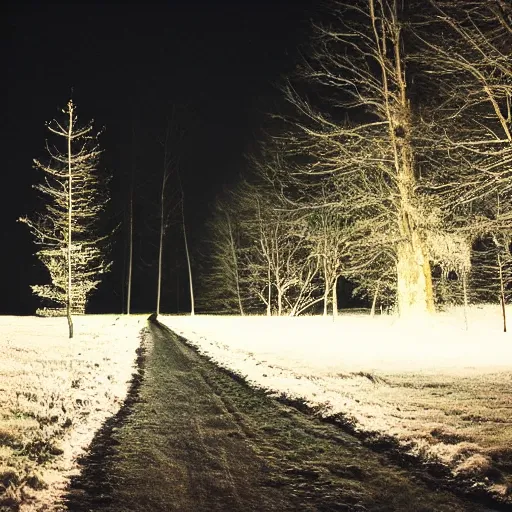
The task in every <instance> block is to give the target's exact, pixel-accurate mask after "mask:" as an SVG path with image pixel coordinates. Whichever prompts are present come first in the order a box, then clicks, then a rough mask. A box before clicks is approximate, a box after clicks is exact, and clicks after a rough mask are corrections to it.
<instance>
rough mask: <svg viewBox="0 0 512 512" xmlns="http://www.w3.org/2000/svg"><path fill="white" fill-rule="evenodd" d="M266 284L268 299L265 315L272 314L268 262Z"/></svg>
mask: <svg viewBox="0 0 512 512" xmlns="http://www.w3.org/2000/svg"><path fill="white" fill-rule="evenodd" d="M267 264H268V267H267V286H268V300H267V316H272V306H271V302H272V282H271V280H270V263H269V262H267Z"/></svg>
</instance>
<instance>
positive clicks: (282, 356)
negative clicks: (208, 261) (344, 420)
mask: <svg viewBox="0 0 512 512" xmlns="http://www.w3.org/2000/svg"><path fill="white" fill-rule="evenodd" d="M162 318H163V322H164V323H165V324H166V325H168V326H169V327H170V328H171V329H173V330H174V331H175V332H177V333H178V334H180V335H182V336H183V337H185V338H186V339H188V340H189V341H190V342H191V343H193V344H194V345H196V346H197V347H198V348H199V349H200V351H201V352H203V353H205V354H207V355H208V356H210V357H212V358H213V359H214V360H215V361H217V362H219V363H220V364H221V365H226V366H229V367H233V368H234V369H236V370H237V371H239V372H241V373H243V374H246V373H247V371H248V370H249V369H250V367H251V361H258V362H260V363H263V362H267V363H270V364H272V365H274V366H279V367H283V368H287V369H292V370H293V371H294V372H295V373H304V374H307V375H312V374H313V375H316V376H318V377H320V376H322V375H331V374H333V373H337V372H355V371H367V372H374V371H377V372H410V371H434V372H438V371H440V370H449V371H450V372H452V371H457V372H461V371H462V372H469V373H472V372H475V371H486V372H488V371H491V370H494V371H496V370H501V369H511V368H512V334H511V332H509V333H503V324H502V321H501V311H500V308H499V307H498V306H482V307H475V308H473V309H472V310H471V311H470V313H469V328H468V330H466V327H465V322H464V317H463V312H462V311H460V310H456V311H452V312H451V313H438V314H437V315H435V316H433V317H431V318H429V319H427V320H425V319H422V320H416V321H412V322H408V323H402V322H399V321H397V318H396V317H394V316H388V315H383V316H375V317H374V318H370V317H369V316H364V315H362V314H357V315H351V314H342V315H341V316H339V317H338V318H337V319H336V320H335V321H333V319H332V318H330V317H328V318H325V317H313V316H303V317H294V318H290V317H270V318H268V317H257V316H245V317H239V316H195V317H189V316H164V317H162ZM509 323H510V324H511V325H510V329H509V330H510V331H512V308H510V307H509ZM232 365H233V366H232ZM247 374H248V376H249V378H250V377H251V374H250V373H247Z"/></svg>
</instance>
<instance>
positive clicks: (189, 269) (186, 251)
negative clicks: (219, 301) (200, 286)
mask: <svg viewBox="0 0 512 512" xmlns="http://www.w3.org/2000/svg"><path fill="white" fill-rule="evenodd" d="M181 220H182V223H183V238H184V240H185V254H186V256H187V266H188V284H189V288H190V316H194V314H195V311H194V286H193V283H192V265H191V264H190V254H189V252H188V243H187V230H186V228H185V198H184V196H183V189H182V191H181Z"/></svg>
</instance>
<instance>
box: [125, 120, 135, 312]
mask: <svg viewBox="0 0 512 512" xmlns="http://www.w3.org/2000/svg"><path fill="white" fill-rule="evenodd" d="M134 144H135V133H134V131H133V127H132V147H133V146H134ZM134 181H135V155H132V176H131V183H130V221H129V222H130V231H129V234H130V238H129V244H130V245H129V248H128V277H127V280H128V290H127V295H126V314H128V315H129V314H130V310H131V304H132V270H133V188H134Z"/></svg>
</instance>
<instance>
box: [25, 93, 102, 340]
mask: <svg viewBox="0 0 512 512" xmlns="http://www.w3.org/2000/svg"><path fill="white" fill-rule="evenodd" d="M62 113H63V114H64V116H63V119H62V120H53V121H52V122H50V123H48V125H47V127H48V130H49V132H50V133H51V134H52V136H53V137H54V139H55V145H54V144H51V143H49V142H47V143H46V150H47V152H48V155H49V162H48V163H47V164H45V163H42V162H41V161H40V160H34V163H35V165H36V167H37V168H38V169H40V170H41V171H43V172H44V173H45V179H44V182H43V183H40V184H38V185H35V188H36V189H37V190H39V191H40V192H42V193H43V194H44V196H45V197H47V198H48V202H47V203H46V205H45V208H44V210H43V212H42V213H40V214H38V215H36V216H35V217H34V218H32V219H29V218H27V217H23V218H20V219H19V220H20V221H21V222H23V223H25V224H27V225H28V227H29V228H30V230H31V231H32V233H33V235H34V237H35V241H36V243H37V244H38V245H40V246H41V249H40V250H39V251H38V252H37V253H36V255H37V257H38V258H39V259H40V260H41V261H42V263H43V264H44V265H45V267H46V268H47V270H48V272H49V274H50V278H51V284H49V285H34V286H33V287H32V289H33V291H34V293H36V294H37V295H38V296H39V297H41V298H42V299H47V300H49V301H50V302H51V303H53V304H56V305H57V306H58V307H59V308H60V307H63V306H64V307H65V312H66V316H67V320H68V330H69V337H70V338H72V337H73V319H72V314H73V313H83V312H84V311H85V306H86V303H87V300H88V297H89V295H90V293H91V292H92V291H93V290H94V289H95V288H96V287H97V286H98V284H99V282H100V275H101V274H102V273H104V272H105V271H107V270H108V269H109V267H110V263H108V262H107V261H106V260H105V255H104V250H103V249H102V242H103V241H104V240H105V237H103V238H102V237H99V236H95V235H94V232H95V229H94V228H95V224H96V221H97V218H98V215H100V214H101V211H102V210H103V208H104V205H105V203H106V201H107V195H106V191H105V189H104V187H103V186H102V185H104V184H105V183H106V181H105V179H102V178H101V176H100V175H99V173H98V169H97V166H98V158H99V155H100V149H99V146H98V143H97V133H95V132H94V130H93V125H92V123H89V124H87V125H85V126H80V125H79V124H78V118H77V115H76V107H75V105H74V103H73V101H72V100H70V101H69V102H68V104H67V107H66V109H63V110H62ZM59 311H60V310H57V312H56V313H57V314H58V313H59Z"/></svg>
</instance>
